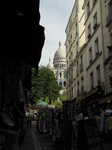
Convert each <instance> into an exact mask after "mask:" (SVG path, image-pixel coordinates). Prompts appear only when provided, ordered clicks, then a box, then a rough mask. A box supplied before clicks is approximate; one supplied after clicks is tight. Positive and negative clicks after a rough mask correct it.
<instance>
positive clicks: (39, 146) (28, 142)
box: [18, 122, 56, 150]
mask: <svg viewBox="0 0 112 150" xmlns="http://www.w3.org/2000/svg"><path fill="white" fill-rule="evenodd" d="M25 149H27V150H56V148H55V147H52V141H51V138H50V137H48V138H45V137H44V136H43V135H42V134H41V133H38V132H37V130H36V122H32V128H31V129H28V131H27V132H26V135H25V138H24V141H23V142H22V143H20V144H19V148H18V150H25Z"/></svg>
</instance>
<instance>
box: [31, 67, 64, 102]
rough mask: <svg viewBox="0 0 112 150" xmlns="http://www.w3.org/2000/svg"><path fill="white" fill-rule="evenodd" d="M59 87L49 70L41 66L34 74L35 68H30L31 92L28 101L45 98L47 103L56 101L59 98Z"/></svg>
mask: <svg viewBox="0 0 112 150" xmlns="http://www.w3.org/2000/svg"><path fill="white" fill-rule="evenodd" d="M60 89H61V86H59V85H58V83H57V79H56V77H55V75H54V73H53V71H51V70H50V69H48V68H47V67H44V66H41V67H40V68H39V69H38V74H36V70H35V68H32V91H31V95H30V99H31V100H32V101H35V100H36V101H38V100H45V98H46V97H47V98H48V99H49V101H51V100H53V101H54V100H56V99H57V97H59V91H60Z"/></svg>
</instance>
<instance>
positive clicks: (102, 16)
mask: <svg viewBox="0 0 112 150" xmlns="http://www.w3.org/2000/svg"><path fill="white" fill-rule="evenodd" d="M102 3H103V2H102V0H100V13H101V34H102V48H103V49H102V51H103V64H104V61H105V49H104V32H103V29H104V27H103V15H102ZM104 83H105V93H107V88H106V87H107V83H106V71H105V65H104Z"/></svg>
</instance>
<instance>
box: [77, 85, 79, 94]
mask: <svg viewBox="0 0 112 150" xmlns="http://www.w3.org/2000/svg"><path fill="white" fill-rule="evenodd" d="M77 96H79V82H77Z"/></svg>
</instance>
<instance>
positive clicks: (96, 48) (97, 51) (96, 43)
mask: <svg viewBox="0 0 112 150" xmlns="http://www.w3.org/2000/svg"><path fill="white" fill-rule="evenodd" d="M95 53H96V56H97V55H98V54H99V45H98V38H97V39H96V40H95Z"/></svg>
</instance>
